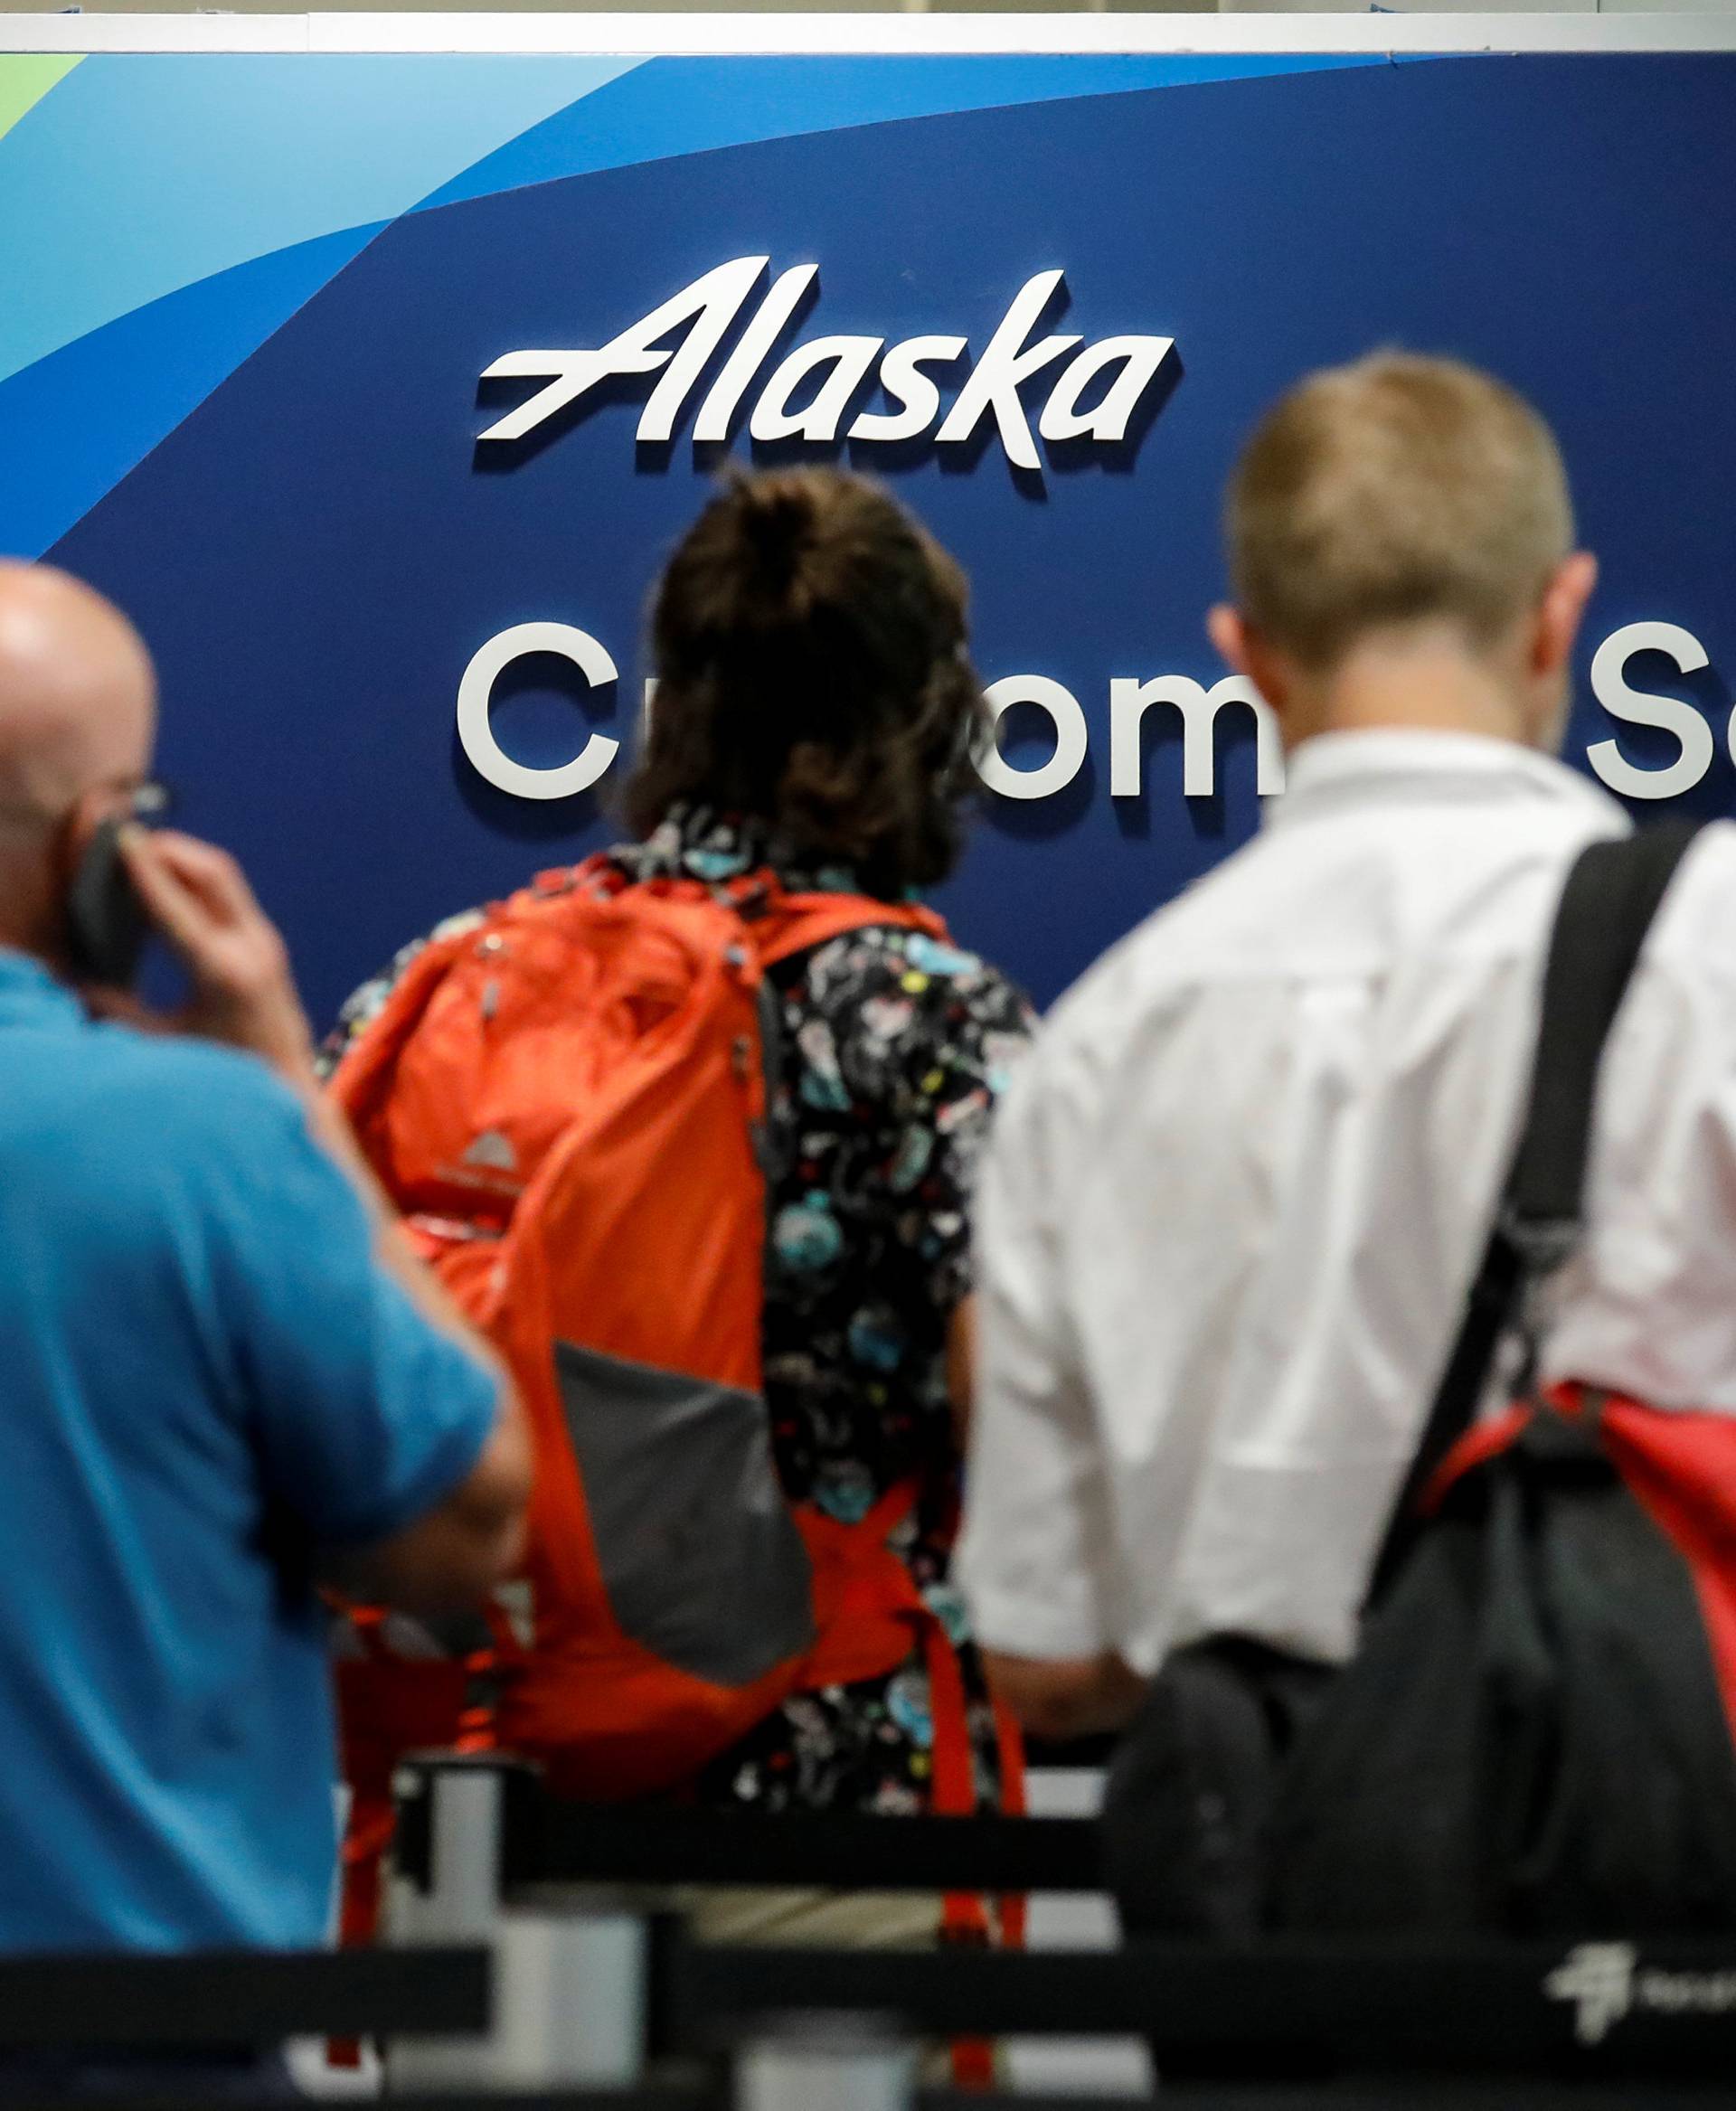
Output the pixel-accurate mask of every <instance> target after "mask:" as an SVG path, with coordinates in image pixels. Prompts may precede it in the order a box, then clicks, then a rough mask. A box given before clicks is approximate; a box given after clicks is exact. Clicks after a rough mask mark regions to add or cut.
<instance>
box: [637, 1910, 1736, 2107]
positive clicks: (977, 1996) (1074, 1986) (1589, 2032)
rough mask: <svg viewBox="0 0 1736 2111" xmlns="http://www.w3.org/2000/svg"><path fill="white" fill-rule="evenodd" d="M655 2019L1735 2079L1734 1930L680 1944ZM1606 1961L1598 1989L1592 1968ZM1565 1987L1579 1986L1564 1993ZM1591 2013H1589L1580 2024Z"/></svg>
mask: <svg viewBox="0 0 1736 2111" xmlns="http://www.w3.org/2000/svg"><path fill="white" fill-rule="evenodd" d="M669 1974H670V1976H669V1984H668V1988H667V1993H668V1997H669V2003H670V2006H669V2009H668V2014H669V2018H670V2021H671V2025H672V2028H673V2031H674V2033H675V2040H676V2041H677V2042H687V2043H692V2044H703V2043H706V2042H708V2041H715V2040H718V2039H720V2038H722V2037H725V2036H727V2035H728V2034H729V2033H731V2032H732V2031H735V2032H739V2031H741V2030H742V2029H744V2028H751V2027H752V2024H753V2022H754V2020H755V2019H756V2018H758V2019H761V2020H763V2019H765V2018H768V2017H770V2016H775V2015H778V2014H788V2013H791V2012H800V2011H806V2010H817V2011H823V2012H835V2013H854V2014H857V2015H865V2014H872V2015H875V2016H879V2017H884V2018H887V2019H890V2020H892V2021H896V2022H897V2023H898V2024H900V2025H901V2026H903V2027H904V2028H906V2029H908V2030H910V2031H920V2032H921V2033H923V2034H925V2035H932V2036H935V2037H951V2036H958V2035H975V2036H984V2037H999V2036H1003V2035H1009V2036H1032V2035H1045V2034H1046V2035H1061V2036H1067V2037H1074V2036H1081V2035H1082V2036H1119V2035H1127V2034H1132V2035H1137V2036H1140V2037H1143V2038H1145V2039H1146V2040H1147V2041H1148V2042H1149V2043H1150V2045H1151V2048H1152V2050H1153V2053H1154V2056H1155V2057H1156V2060H1157V2063H1158V2067H1159V2069H1160V2071H1162V2070H1164V2069H1165V2067H1166V2065H1171V2064H1173V2065H1174V2066H1175V2068H1176V2069H1178V2070H1180V2071H1184V2072H1199V2071H1201V2070H1203V2069H1215V2070H1217V2071H1219V2072H1221V2073H1222V2075H1224V2076H1225V2077H1226V2078H1227V2077H1228V2076H1230V2075H1232V2074H1233V2075H1240V2076H1241V2077H1243V2078H1259V2077H1261V2076H1266V2077H1270V2076H1272V2075H1276V2074H1280V2073H1281V2074H1282V2075H1283V2076H1284V2077H1285V2078H1287V2079H1289V2080H1292V2081H1307V2080H1308V2079H1310V2078H1324V2077H1327V2076H1331V2075H1335V2074H1340V2073H1346V2072H1357V2073H1367V2074H1382V2073H1397V2072H1401V2071H1402V2072H1411V2073H1416V2074H1422V2073H1427V2074H1454V2073H1467V2072H1475V2071H1478V2070H1481V2071H1485V2072H1501V2073H1505V2074H1553V2075H1557V2076H1570V2077H1573V2078H1580V2079H1585V2080H1592V2079H1599V2078H1604V2077H1616V2076H1621V2075H1625V2074H1632V2075H1644V2076H1646V2077H1647V2078H1656V2079H1665V2078H1684V2079H1685V2078H1722V2080H1723V2081H1724V2083H1725V2085H1726V2087H1729V2086H1731V2078H1732V2077H1736V1944H1732V1943H1731V1942H1729V1941H1726V1942H1724V1943H1722V1944H1713V1943H1709V1942H1702V1943H1694V1942H1667V1941H1659V1942H1657V1943H1656V1944H1643V1945H1640V1946H1637V1948H1636V1947H1631V1946H1598V1947H1597V1950H1596V1952H1595V1954H1592V1955H1590V1956H1588V1953H1587V1951H1586V1950H1585V1949H1584V1948H1583V1947H1581V1946H1572V1945H1568V1944H1562V1943H1556V1944H1550V1945H1532V1944H1520V1943H1513V1944H1506V1943H1479V1944H1464V1945H1448V1944H1430V1945H1428V1946H1423V1945H1420V1944H1412V1943H1408V1942H1399V1941H1392V1942H1375V1941H1366V1942H1363V1943H1361V1944H1358V1945H1351V1944H1346V1943H1343V1942H1337V1941H1326V1940H1318V1941H1315V1940H1310V1941H1307V1942H1306V1943H1304V1942H1301V1941H1284V1942H1266V1943H1260V1944H1254V1945H1250V1946H1247V1947H1246V1948H1240V1949H1219V1948H1208V1947H1205V1946H1194V1945H1187V1944H1180V1943H1175V1944H1171V1943H1135V1944H1129V1945H1128V1946H1127V1947H1125V1948H1123V1949H1120V1950H1116V1951H1096V1952H1091V1951H1084V1952H1081V1951H1073V1952H1067V1951H1049V1952H1025V1953H1023V1954H1021V1953H1017V1952H1005V1951H990V1950H969V1949H965V1950H954V1951H948V1952H946V1953H944V1954H941V1955H939V1956H937V1955H933V1954H924V1953H922V1952H918V1951H895V1950H880V1951H873V1950H858V1951H853V1952H850V1951H827V1950H821V1949H752V1948H746V1947H742V1948H737V1947H734V1946H722V1945H719V1946H704V1945H700V1944H694V1943H681V1944H677V1945H676V1946H675V1949H674V1952H673V1954H672V1956H671V1957H670V1960H669ZM1599 1974H1601V1993H1599V1987H1598V1985H1597V1984H1594V1982H1597V1981H1599ZM1573 1984H1577V1986H1578V1988H1579V1990H1580V1991H1579V1992H1577V1993H1576V1992H1574V1991H1571V1987H1572V1985H1573ZM1589 2019H1591V2020H1590V2021H1589Z"/></svg>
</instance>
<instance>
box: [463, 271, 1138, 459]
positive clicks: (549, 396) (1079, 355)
mask: <svg viewBox="0 0 1736 2111" xmlns="http://www.w3.org/2000/svg"><path fill="white" fill-rule="evenodd" d="M770 261H771V259H769V257H736V258H734V259H731V261H730V262H729V263H727V264H719V265H718V266H717V267H716V269H713V270H711V271H707V272H705V273H704V274H703V277H701V278H695V279H694V280H693V284H692V285H691V286H685V287H683V288H682V290H681V291H680V292H679V293H677V294H673V295H671V297H669V298H668V299H667V300H665V302H664V303H663V304H662V306H659V307H655V308H653V309H652V311H651V313H650V314H649V315H648V316H643V317H641V319H640V320H639V321H638V322H637V323H633V324H631V325H628V327H627V329H625V330H622V331H621V332H620V333H619V334H618V335H616V336H613V337H611V338H610V339H609V342H608V344H601V345H599V346H598V347H597V349H596V350H595V351H590V352H586V351H579V352H537V351H524V352H508V353H505V354H504V355H503V356H502V357H501V358H499V359H497V360H495V362H494V363H493V364H492V365H491V366H488V367H486V368H485V369H484V370H483V379H484V380H485V381H497V380H502V379H512V380H530V381H541V382H543V383H544V384H545V385H544V386H543V387H542V388H541V389H539V390H538V391H536V392H535V394H534V395H533V396H531V397H530V398H528V399H527V401H524V402H523V403H521V404H520V405H519V406H518V407H517V409H516V410H511V411H509V412H508V413H507V415H506V416H505V418H502V419H497V420H496V422H495V424H493V425H491V426H490V427H489V428H488V429H487V430H486V432H484V433H483V434H481V435H480V438H481V439H482V440H483V441H484V442H487V441H511V440H523V439H524V438H528V437H529V436H530V435H532V434H533V433H535V432H536V431H537V430H538V429H539V428H542V427H544V426H546V425H547V424H548V423H549V421H550V419H554V418H557V417H560V416H561V415H562V414H564V413H565V412H567V411H568V410H570V408H571V406H572V405H574V404H577V403H580V401H581V400H582V399H583V398H584V397H585V396H587V395H589V394H590V392H591V391H593V390H596V389H598V388H599V387H600V385H601V384H602V383H603V382H606V381H609V380H611V379H616V378H618V377H631V376H634V375H639V374H645V375H650V374H656V375H658V376H659V379H658V380H657V382H656V385H655V387H653V389H652V390H651V392H650V396H649V398H648V400H647V401H646V405H645V409H644V410H643V412H642V413H641V415H640V418H639V424H638V438H640V439H641V440H649V441H666V440H668V439H670V438H672V437H673V436H674V434H675V429H676V427H677V425H678V424H679V423H680V421H681V419H682V417H683V415H684V412H685V411H686V410H687V408H688V405H689V403H690V402H691V401H692V399H693V396H694V395H695V394H696V393H697V391H698V390H699V387H700V382H701V381H702V378H703V375H704V373H705V372H706V369H707V367H708V365H709V364H710V363H711V361H712V357H713V356H714V354H715V353H717V352H718V351H719V350H720V349H721V347H722V344H723V343H724V341H725V339H726V338H727V337H728V336H729V335H730V333H731V330H732V329H733V328H734V327H735V325H736V324H737V323H738V322H739V321H741V318H742V316H743V315H744V314H748V312H749V310H750V304H753V303H754V297H755V295H756V294H757V292H758V290H759V287H760V281H761V279H762V278H763V277H764V275H765V272H766V269H767V268H768V266H769V263H770ZM818 278H819V266H818V265H817V264H797V265H796V266H795V267H794V268H793V269H790V270H788V271H784V272H782V273H780V274H779V275H778V278H775V279H774V280H773V281H772V283H771V285H770V287H769V288H768V289H767V291H766V293H765V296H764V297H763V299H760V300H759V301H758V303H757V305H751V313H750V315H749V319H748V321H747V325H746V327H745V328H744V329H743V330H742V332H741V335H740V336H739V338H738V339H737V340H736V343H735V346H734V349H733V350H732V351H731V353H730V355H729V357H728V359H727V360H726V361H725V362H724V363H723V366H722V370H721V371H720V372H719V373H718V375H717V378H716V379H715V380H714V381H713V382H712V385H711V387H710V388H709V389H707V390H706V391H705V393H704V396H703V401H701V402H700V405H699V410H698V415H697V417H696V418H695V419H694V420H693V440H694V442H695V444H696V445H703V444H706V443H712V444H716V443H721V442H725V441H727V440H728V438H729V437H730V431H731V423H732V421H733V420H734V419H735V417H736V415H737V413H738V411H739V410H740V409H741V405H742V403H743V401H745V400H746V398H747V396H748V393H749V391H750V390H752V389H753V388H754V387H755V385H756V384H759V394H758V396H757V398H756V399H755V401H754V405H753V410H752V415H751V416H750V419H749V422H748V432H749V435H750V438H753V439H756V440H792V439H797V440H807V441H812V442H814V443H815V444H816V445H824V444H827V443H835V442H836V441H838V440H839V439H841V438H844V439H850V440H853V441H863V440H865V441H869V442H876V441H878V442H883V443H892V442H894V441H906V442H908V441H910V440H917V439H920V438H924V437H925V436H931V437H932V439H933V442H934V445H935V446H936V447H942V448H950V447H962V446H964V445H966V444H967V443H968V442H969V441H970V440H972V439H973V438H975V437H976V435H977V431H978V429H980V428H981V427H982V426H983V424H984V422H985V420H986V419H989V418H991V417H992V418H993V419H994V420H995V426H996V428H997V429H998V431H999V434H1000V440H1001V445H1002V447H1003V448H1005V450H1006V455H1007V459H1008V460H1009V461H1011V462H1013V463H1014V464H1016V465H1017V466H1019V467H1020V468H1024V469H1035V468H1038V467H1040V466H1041V464H1040V463H1039V461H1038V457H1037V449H1036V443H1035V441H1034V440H1033V438H1032V434H1031V425H1030V420H1029V418H1028V417H1027V415H1026V411H1025V408H1024V402H1023V401H1022V399H1021V393H1020V391H1022V390H1023V389H1024V386H1025V384H1026V383H1027V382H1031V381H1032V380H1033V379H1034V378H1035V377H1036V376H1038V375H1040V374H1046V375H1048V376H1049V377H1050V389H1049V394H1048V398H1047V400H1046V401H1045V402H1044V404H1043V410H1042V413H1041V415H1040V417H1039V418H1038V420H1037V431H1038V433H1039V435H1040V436H1041V437H1042V438H1043V439H1045V440H1047V441H1050V442H1052V443H1053V442H1057V441H1073V442H1085V443H1087V444H1090V443H1095V444H1097V445H1099V446H1113V445H1117V444H1118V443H1120V442H1122V441H1124V440H1126V439H1127V436H1128V432H1129V430H1130V429H1131V428H1132V427H1133V423H1134V420H1135V418H1136V416H1137V413H1138V411H1139V410H1140V408H1141V406H1142V404H1145V403H1146V402H1147V400H1148V398H1149V397H1150V396H1151V392H1152V391H1153V390H1154V389H1155V388H1156V385H1157V383H1158V380H1159V377H1160V375H1162V374H1163V370H1164V367H1165V363H1166V362H1167V361H1168V360H1169V357H1170V354H1171V353H1173V352H1174V350H1175V339H1174V338H1173V337H1145V336H1118V337H1104V338H1100V339H1099V341H1098V342H1097V343H1096V344H1087V343H1086V342H1085V339H1084V338H1083V337H1082V336H1080V335H1077V334H1072V335H1047V336H1037V335H1033V333H1035V332H1036V331H1037V330H1038V329H1040V327H1041V325H1042V322H1043V316H1044V314H1045V313H1046V312H1047V311H1048V309H1049V308H1050V307H1051V306H1052V304H1054V303H1055V302H1056V301H1057V300H1058V298H1059V297H1061V294H1062V293H1063V291H1064V288H1065V274H1064V273H1063V272H1061V271H1039V272H1038V273H1037V274H1036V276H1035V277H1034V278H1028V279H1026V281H1025V282H1024V285H1023V286H1022V287H1020V288H1019V290H1018V292H1017V294H1015V295H1014V298H1013V302H1012V305H1011V306H1009V307H1008V309H1007V311H1006V314H1005V317H1004V318H1003V320H1002V322H1001V324H1000V325H999V327H998V328H997V329H996V330H995V333H994V334H993V335H992V336H991V337H990V338H989V339H988V342H987V343H986V344H985V345H984V347H983V349H982V352H981V353H980V355H979V356H978V357H977V360H976V362H975V363H974V364H973V365H972V366H971V367H970V369H969V371H968V372H967V373H966V374H965V376H964V379H963V382H962V384H961V385H960V386H959V388H958V393H957V394H956V395H955V396H954V397H953V399H952V401H951V403H950V405H949V406H948V408H947V409H946V411H945V414H944V415H943V414H942V410H941V384H940V382H939V380H938V379H937V378H936V377H937V375H942V374H946V373H947V372H948V370H949V369H958V367H959V366H960V365H961V363H962V362H963V361H964V359H965V356H966V354H967V353H968V352H969V351H970V344H969V341H968V340H967V339H966V338H964V337H958V336H946V335H934V336H922V337H906V338H904V339H902V340H901V342H899V343H897V344H892V345H890V346H889V345H888V344H887V343H886V340H885V339H884V338H883V337H862V336H831V337H814V338H810V339H809V340H808V341H807V343H806V344H798V345H797V346H796V348H795V349H794V351H792V352H790V353H788V354H787V355H786V356H785V357H784V358H783V359H781V360H779V361H778V364H777V365H776V366H775V367H774V368H773V369H772V371H771V372H770V374H769V376H766V377H765V378H764V379H763V380H762V378H761V377H762V375H764V370H765V368H766V366H767V364H768V363H769V361H770V360H771V358H772V356H773V353H774V352H775V351H776V348H777V345H778V339H779V338H780V336H781V335H783V333H784V332H785V331H786V330H787V329H788V327H789V325H790V324H791V322H792V321H793V320H794V318H795V316H796V314H797V309H798V308H799V307H800V306H801V305H802V303H803V301H804V300H806V299H807V297H808V294H809V292H810V290H811V289H812V288H813V287H815V285H816V282H817V280H818ZM677 333H679V343H678V344H665V343H664V342H663V341H664V339H665V338H668V337H674V336H675V335H677ZM873 379H877V380H878V382H879V383H880V386H881V387H882V389H883V390H884V391H885V394H886V398H887V401H888V406H889V407H888V408H887V409H885V410H858V411H857V412H856V415H855V416H854V418H851V419H850V422H849V423H848V425H847V426H845V425H844V419H845V418H846V417H847V416H848V414H849V412H850V410H851V407H852V405H853V404H854V403H856V402H858V401H860V399H861V397H862V394H863V390H864V388H865V387H866V385H867V384H868V382H870V381H871V380H873ZM1166 379H1167V377H1165V380H1166ZM840 428H843V429H842V430H840Z"/></svg>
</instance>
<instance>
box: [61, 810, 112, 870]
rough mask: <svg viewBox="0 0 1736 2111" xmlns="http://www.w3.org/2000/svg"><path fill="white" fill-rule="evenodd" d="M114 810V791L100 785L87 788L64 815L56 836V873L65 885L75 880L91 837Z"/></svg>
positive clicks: (88, 847)
mask: <svg viewBox="0 0 1736 2111" xmlns="http://www.w3.org/2000/svg"><path fill="white" fill-rule="evenodd" d="M114 810H115V796H114V794H113V793H112V792H111V791H106V790H102V789H97V790H93V791H88V792H86V793H85V795H84V796H83V797H82V798H81V799H80V800H79V802H78V804H77V805H76V806H72V807H71V809H70V810H69V811H68V812H67V813H66V814H65V815H63V816H62V818H61V823H60V825H59V827H58V828H57V829H56V831H55V836H54V864H55V874H56V878H57V879H58V881H60V883H61V886H70V885H71V881H72V875H73V873H74V872H77V871H78V869H79V865H80V861H81V860H82V859H83V856H84V853H85V852H86V851H88V850H89V849H90V838H91V837H92V836H93V835H94V834H96V833H97V830H98V829H99V828H100V827H101V825H102V824H103V823H104V822H105V821H106V820H107V819H108V818H109V815H112V814H113V812H114Z"/></svg>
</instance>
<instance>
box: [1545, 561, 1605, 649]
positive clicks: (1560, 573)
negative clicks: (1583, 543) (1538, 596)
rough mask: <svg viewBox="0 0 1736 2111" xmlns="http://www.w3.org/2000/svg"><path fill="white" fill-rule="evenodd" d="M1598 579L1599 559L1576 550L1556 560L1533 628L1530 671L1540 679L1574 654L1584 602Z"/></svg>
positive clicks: (1588, 599)
mask: <svg viewBox="0 0 1736 2111" xmlns="http://www.w3.org/2000/svg"><path fill="white" fill-rule="evenodd" d="M1597 583H1598V561H1597V559H1596V558H1595V557H1593V556H1592V554H1591V552H1590V551H1589V550H1576V551H1574V552H1573V554H1572V556H1571V557H1569V558H1565V559H1563V561H1561V564H1559V565H1558V566H1557V567H1556V569H1555V572H1554V576H1553V577H1552V579H1551V580H1550V582H1549V584H1548V585H1547V586H1546V587H1545V588H1544V589H1543V599H1542V601H1541V602H1540V603H1539V604H1538V608H1537V620H1536V624H1535V626H1534V627H1533V632H1532V651H1531V671H1532V673H1533V674H1535V675H1538V676H1540V677H1541V678H1543V680H1550V679H1552V678H1553V677H1554V676H1556V675H1559V674H1561V673H1562V672H1563V671H1564V670H1565V668H1566V666H1567V664H1568V662H1569V661H1570V660H1571V658H1572V657H1573V646H1574V645H1575V643H1576V641H1577V640H1578V638H1579V635H1580V624H1581V623H1582V622H1583V621H1584V620H1585V608H1586V603H1587V602H1588V601H1590V598H1591V596H1592V592H1593V590H1594V589H1596V587H1597Z"/></svg>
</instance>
